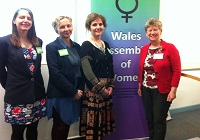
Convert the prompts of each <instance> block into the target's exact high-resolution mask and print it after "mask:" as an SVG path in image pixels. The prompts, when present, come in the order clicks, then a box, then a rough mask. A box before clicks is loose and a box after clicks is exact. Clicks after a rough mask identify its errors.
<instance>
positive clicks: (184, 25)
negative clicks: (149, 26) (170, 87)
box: [160, 0, 200, 69]
mask: <svg viewBox="0 0 200 140" xmlns="http://www.w3.org/2000/svg"><path fill="white" fill-rule="evenodd" d="M198 3H199V0H190V1H188V0H160V20H161V21H162V23H163V33H162V37H163V39H164V40H166V41H168V42H171V43H173V44H174V45H175V46H176V47H177V48H178V50H179V52H180V56H181V61H182V67H183V69H184V68H196V67H198V68H200V58H199V50H200V49H199V32H200V28H199V25H200V20H199V14H198V13H199V12H200V8H199V4H198Z"/></svg>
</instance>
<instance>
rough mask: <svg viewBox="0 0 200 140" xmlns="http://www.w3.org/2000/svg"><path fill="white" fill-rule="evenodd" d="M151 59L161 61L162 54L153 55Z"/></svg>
mask: <svg viewBox="0 0 200 140" xmlns="http://www.w3.org/2000/svg"><path fill="white" fill-rule="evenodd" d="M153 59H163V53H154V55H153Z"/></svg>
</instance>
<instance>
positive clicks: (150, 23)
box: [145, 18, 162, 32]
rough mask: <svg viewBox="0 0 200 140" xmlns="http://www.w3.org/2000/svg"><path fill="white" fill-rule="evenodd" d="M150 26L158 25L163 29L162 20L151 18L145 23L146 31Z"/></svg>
mask: <svg viewBox="0 0 200 140" xmlns="http://www.w3.org/2000/svg"><path fill="white" fill-rule="evenodd" d="M150 26H156V27H158V29H160V30H161V31H162V22H161V21H160V20H159V19H157V18H150V19H149V20H148V21H147V22H146V24H145V32H147V29H148V28H149V27H150Z"/></svg>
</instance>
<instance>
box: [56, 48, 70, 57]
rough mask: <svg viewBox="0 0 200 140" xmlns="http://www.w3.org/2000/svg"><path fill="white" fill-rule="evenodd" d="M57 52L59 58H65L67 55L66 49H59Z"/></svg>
mask: <svg viewBox="0 0 200 140" xmlns="http://www.w3.org/2000/svg"><path fill="white" fill-rule="evenodd" d="M58 52H59V55H60V56H67V55H69V53H68V50H67V49H61V50H58Z"/></svg>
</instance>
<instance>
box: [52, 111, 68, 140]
mask: <svg viewBox="0 0 200 140" xmlns="http://www.w3.org/2000/svg"><path fill="white" fill-rule="evenodd" d="M69 129H70V125H68V124H66V123H64V122H63V121H62V119H61V117H60V114H59V113H57V112H56V111H55V109H54V112H53V127H52V131H51V138H52V140H67V137H68V133H69Z"/></svg>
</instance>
